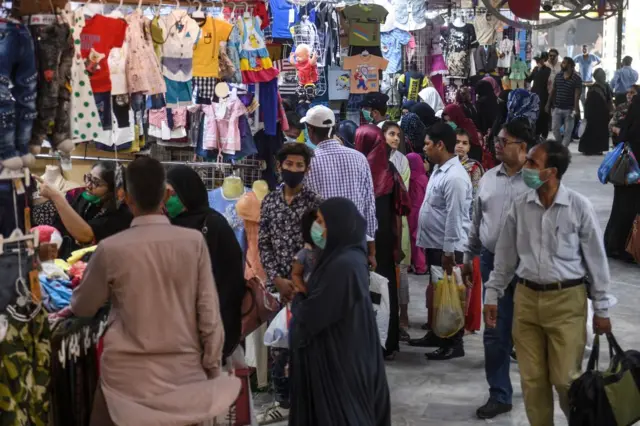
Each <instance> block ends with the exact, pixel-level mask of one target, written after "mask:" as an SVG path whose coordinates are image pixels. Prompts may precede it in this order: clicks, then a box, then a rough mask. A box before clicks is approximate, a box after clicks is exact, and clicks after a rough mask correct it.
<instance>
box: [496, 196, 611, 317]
mask: <svg viewBox="0 0 640 426" xmlns="http://www.w3.org/2000/svg"><path fill="white" fill-rule="evenodd" d="M550 213H552V215H551V216H550ZM543 214H544V216H545V220H544V226H543V217H542V216H543ZM550 217H551V218H553V220H552V221H551V222H549V218H550ZM529 235H536V236H537V237H536V238H529ZM541 236H542V237H541ZM586 236H589V238H587V237H586ZM514 247H516V250H514V249H513V248H514ZM495 254H496V259H497V263H496V266H495V270H494V272H493V274H492V275H491V279H490V280H489V282H488V283H487V284H486V285H485V287H486V288H487V293H486V301H485V304H490V305H492V304H496V302H497V299H498V298H499V297H500V296H501V295H502V293H503V291H504V289H505V288H506V286H507V284H508V283H509V281H510V280H511V278H512V277H513V276H514V274H516V275H517V276H518V277H520V278H523V279H527V280H531V281H533V282H537V283H541V284H548V283H554V282H563V281H567V280H574V279H582V278H584V277H585V276H586V275H587V274H589V277H590V289H589V293H590V295H591V297H592V300H593V308H594V311H595V313H596V315H598V316H601V317H605V318H606V317H607V316H608V306H609V302H608V299H607V292H608V289H609V285H610V275H609V264H608V262H607V258H606V254H605V250H604V244H603V242H602V233H601V231H600V226H599V225H598V221H597V218H596V215H595V211H594V209H593V206H592V205H591V203H590V202H589V200H587V199H586V198H585V197H584V196H583V195H580V194H578V193H577V192H575V191H573V190H571V189H569V188H566V187H565V186H564V185H562V184H561V185H560V187H559V189H558V192H557V194H556V198H555V200H554V203H553V205H551V207H549V208H548V209H545V208H544V207H543V206H542V204H541V203H540V200H539V198H538V194H537V193H536V191H533V190H530V191H529V192H527V193H526V195H525V196H523V197H520V198H518V199H517V200H516V201H514V203H513V204H512V206H511V209H510V210H509V213H508V215H507V219H506V221H505V225H504V227H503V228H502V231H501V232H500V237H499V238H498V242H497V244H496V253H495ZM516 264H517V266H516ZM541 265H544V267H543V268H541V267H540V266H541ZM547 293H552V292H547Z"/></svg>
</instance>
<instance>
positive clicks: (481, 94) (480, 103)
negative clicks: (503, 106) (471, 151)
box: [476, 80, 498, 135]
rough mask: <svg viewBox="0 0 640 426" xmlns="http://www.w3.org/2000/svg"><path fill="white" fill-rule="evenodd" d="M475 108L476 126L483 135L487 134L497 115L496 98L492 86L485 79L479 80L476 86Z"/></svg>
mask: <svg viewBox="0 0 640 426" xmlns="http://www.w3.org/2000/svg"><path fill="white" fill-rule="evenodd" d="M476 94H477V100H476V110H477V111H478V118H477V122H476V126H477V127H478V130H479V131H480V133H482V134H483V135H485V134H487V132H489V131H490V130H491V129H492V127H493V124H494V123H495V121H496V117H497V116H498V99H497V98H496V94H495V92H494V90H493V86H492V85H491V83H489V82H488V81H487V80H480V81H479V82H478V85H477V86H476Z"/></svg>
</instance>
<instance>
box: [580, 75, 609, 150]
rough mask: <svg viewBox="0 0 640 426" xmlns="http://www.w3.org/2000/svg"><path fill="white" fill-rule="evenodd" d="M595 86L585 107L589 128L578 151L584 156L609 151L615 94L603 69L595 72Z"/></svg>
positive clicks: (582, 137) (590, 91)
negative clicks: (610, 125) (610, 119)
mask: <svg viewBox="0 0 640 426" xmlns="http://www.w3.org/2000/svg"><path fill="white" fill-rule="evenodd" d="M593 79H594V80H595V84H594V85H593V86H591V88H589V93H588V94H587V101H586V102H585V105H584V118H585V120H587V128H586V129H585V131H584V133H583V134H582V136H581V137H580V145H578V151H580V152H581V153H583V154H584V155H601V154H602V153H603V152H606V151H609V118H610V117H611V110H612V107H613V93H612V91H611V89H610V88H609V84H608V83H607V75H606V74H605V72H604V70H603V69H602V68H598V69H597V70H595V71H594V72H593Z"/></svg>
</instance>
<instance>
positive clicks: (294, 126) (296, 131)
mask: <svg viewBox="0 0 640 426" xmlns="http://www.w3.org/2000/svg"><path fill="white" fill-rule="evenodd" d="M287 121H288V122H289V129H288V130H285V131H284V141H285V142H286V143H292V142H298V143H304V144H305V145H307V147H308V148H309V149H311V150H315V149H316V146H315V145H314V144H312V143H311V141H310V140H309V135H308V134H307V129H306V128H305V126H304V124H302V123H300V116H298V114H296V113H295V112H292V111H290V112H288V113H287Z"/></svg>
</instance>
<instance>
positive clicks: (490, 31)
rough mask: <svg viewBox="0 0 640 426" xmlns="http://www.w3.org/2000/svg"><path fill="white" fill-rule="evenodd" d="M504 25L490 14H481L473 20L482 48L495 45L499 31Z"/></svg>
mask: <svg viewBox="0 0 640 426" xmlns="http://www.w3.org/2000/svg"><path fill="white" fill-rule="evenodd" d="M503 25H504V24H503V23H502V21H500V20H499V19H497V18H495V17H494V16H493V15H491V14H489V13H480V14H478V15H476V17H475V19H474V20H473V27H474V29H475V32H476V37H477V38H478V44H480V46H490V45H495V44H496V40H497V36H498V29H500V28H501V27H502V26H503Z"/></svg>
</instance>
